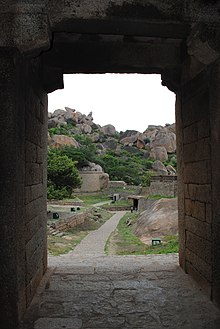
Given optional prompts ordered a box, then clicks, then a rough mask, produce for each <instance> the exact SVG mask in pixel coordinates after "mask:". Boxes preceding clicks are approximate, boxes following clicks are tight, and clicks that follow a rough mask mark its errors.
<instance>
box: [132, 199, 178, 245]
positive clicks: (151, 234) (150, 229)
mask: <svg viewBox="0 0 220 329" xmlns="http://www.w3.org/2000/svg"><path fill="white" fill-rule="evenodd" d="M135 234H136V235H137V236H138V237H139V238H140V239H141V240H142V241H143V242H144V243H147V244H148V243H149V244H150V243H151V239H152V238H157V237H160V238H163V237H165V236H167V235H177V234H178V206H177V198H173V199H160V200H156V201H152V203H151V204H148V206H147V209H146V210H145V211H143V212H142V213H141V215H140V218H139V219H138V221H137V225H136V229H135Z"/></svg>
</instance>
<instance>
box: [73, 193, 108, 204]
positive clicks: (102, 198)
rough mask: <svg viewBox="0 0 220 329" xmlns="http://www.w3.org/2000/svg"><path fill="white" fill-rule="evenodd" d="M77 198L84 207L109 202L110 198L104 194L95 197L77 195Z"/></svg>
mask: <svg viewBox="0 0 220 329" xmlns="http://www.w3.org/2000/svg"><path fill="white" fill-rule="evenodd" d="M77 198H78V199H80V200H82V201H83V203H84V205H85V206H92V205H93V204H96V203H99V202H104V201H111V199H110V197H109V196H108V195H106V194H97V195H87V194H82V195H77Z"/></svg>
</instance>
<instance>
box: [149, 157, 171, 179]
mask: <svg viewBox="0 0 220 329" xmlns="http://www.w3.org/2000/svg"><path fill="white" fill-rule="evenodd" d="M152 169H153V170H154V171H155V172H156V174H157V175H162V176H166V175H168V171H167V169H166V167H165V166H164V164H163V163H162V162H161V161H159V160H157V161H155V162H154V163H153V164H152Z"/></svg>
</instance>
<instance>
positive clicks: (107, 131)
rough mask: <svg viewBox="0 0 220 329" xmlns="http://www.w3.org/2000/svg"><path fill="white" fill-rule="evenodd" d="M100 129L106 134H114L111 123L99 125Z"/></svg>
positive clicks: (114, 130)
mask: <svg viewBox="0 0 220 329" xmlns="http://www.w3.org/2000/svg"><path fill="white" fill-rule="evenodd" d="M100 131H101V132H102V133H103V134H104V135H107V136H114V135H115V134H116V129H115V127H114V126H113V125H110V124H109V125H106V126H103V127H101V129H100Z"/></svg>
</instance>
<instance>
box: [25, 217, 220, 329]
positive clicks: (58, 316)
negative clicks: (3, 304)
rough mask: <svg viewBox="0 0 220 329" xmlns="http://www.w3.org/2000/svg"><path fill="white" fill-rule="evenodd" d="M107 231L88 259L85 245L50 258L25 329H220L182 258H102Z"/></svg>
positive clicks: (215, 313) (217, 316) (219, 317)
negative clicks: (186, 270) (97, 247)
mask: <svg viewBox="0 0 220 329" xmlns="http://www.w3.org/2000/svg"><path fill="white" fill-rule="evenodd" d="M121 215H122V214H118V216H116V217H114V218H113V221H114V222H115V224H114V225H116V222H117V221H118V220H119V219H120V217H121ZM107 225H110V226H111V225H113V223H111V222H109V224H107ZM114 225H113V226H114ZM112 229H113V228H112ZM105 231H106V235H105ZM107 231H108V230H107V229H105V228H104V229H103V228H102V229H101V230H100V229H99V230H98V231H97V232H98V233H97V232H96V234H95V235H94V234H93V238H92V240H93V241H94V245H91V251H92V252H88V254H83V253H81V251H82V250H83V249H81V247H82V248H85V246H87V243H86V244H84V243H82V245H81V247H79V249H78V251H76V252H75V253H70V254H68V255H65V256H60V257H50V258H49V268H48V273H47V275H46V276H45V278H44V280H43V281H42V283H41V286H40V287H39V291H38V293H37V295H36V297H35V298H34V300H33V303H32V305H31V307H30V309H29V310H28V312H27V314H26V317H25V319H24V322H23V323H22V325H21V328H22V329H95V328H96V329H99V328H102V329H110V328H111V329H112V328H121V329H122V328H131V329H143V328H144V329H145V328H146V329H161V328H169V329H178V328H182V329H219V328H220V313H219V310H218V309H217V308H215V306H214V305H213V304H212V303H211V302H210V301H209V299H208V298H207V296H206V295H205V294H204V293H203V291H201V290H200V288H199V287H198V286H197V285H196V284H195V283H194V282H193V281H192V280H191V278H190V277H189V276H187V275H186V274H184V273H183V271H182V270H181V269H180V267H179V266H178V255H177V254H172V255H148V256H105V255H104V253H102V254H101V253H100V250H99V252H98V253H97V255H96V254H95V252H94V248H93V247H94V246H95V245H96V246H97V244H96V243H95V242H96V240H97V239H98V237H100V239H102V241H104V240H105V239H106V238H107V235H108V234H109V231H110V228H109V231H108V233H107ZM94 236H95V237H94ZM104 236H105V238H104ZM90 238H91V236H90ZM90 238H88V239H90ZM84 242H85V241H84ZM87 242H88V241H87ZM90 243H91V240H90ZM99 246H100V245H99ZM86 248H87V247H86ZM80 250H81V251H80ZM87 251H88V250H87Z"/></svg>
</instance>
